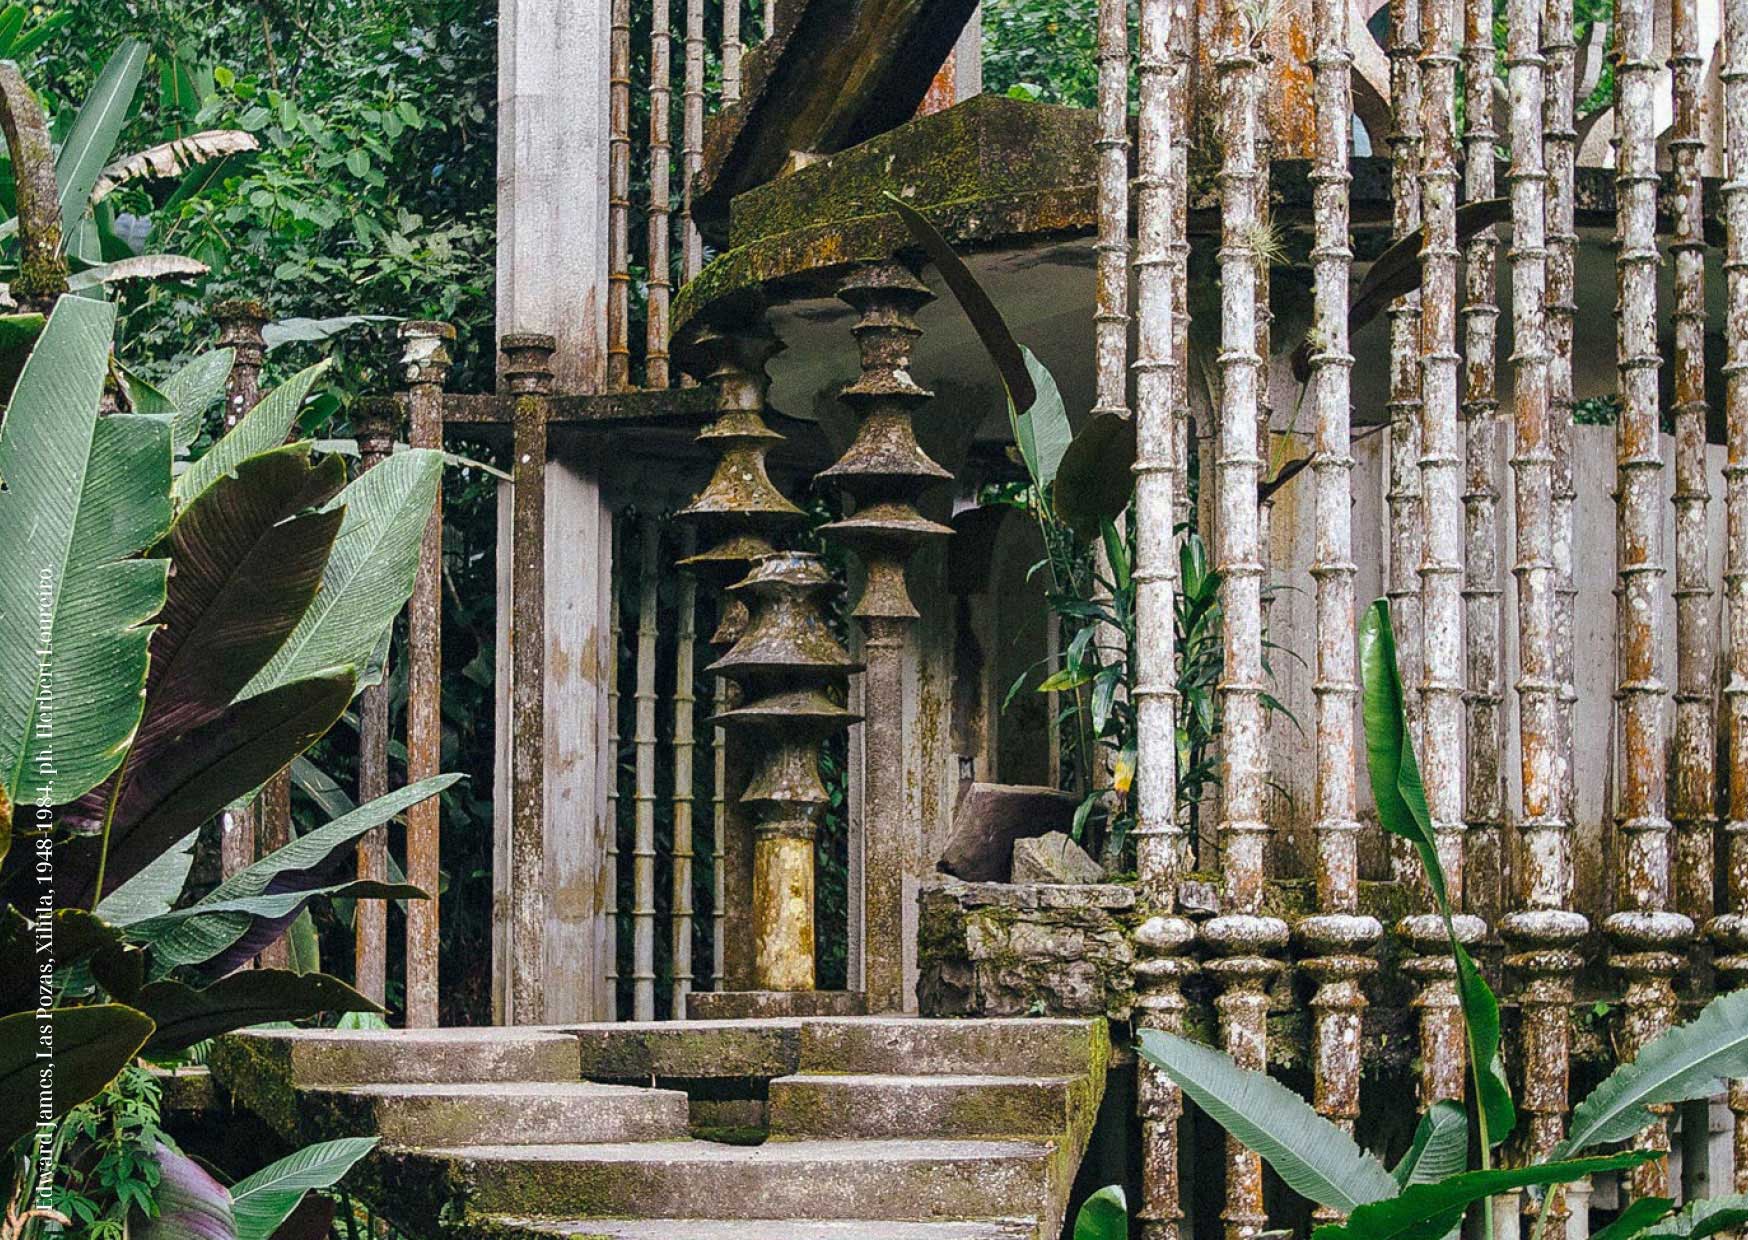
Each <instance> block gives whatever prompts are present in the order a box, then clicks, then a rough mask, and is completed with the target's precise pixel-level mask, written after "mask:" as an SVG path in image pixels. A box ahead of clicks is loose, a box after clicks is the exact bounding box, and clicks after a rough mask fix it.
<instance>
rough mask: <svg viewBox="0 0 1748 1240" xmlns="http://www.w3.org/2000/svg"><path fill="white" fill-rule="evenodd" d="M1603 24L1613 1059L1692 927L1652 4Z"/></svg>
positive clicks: (1631, 1042) (1657, 1182)
mask: <svg viewBox="0 0 1748 1240" xmlns="http://www.w3.org/2000/svg"><path fill="white" fill-rule="evenodd" d="M1615 15H1616V25H1615V49H1616V59H1615V117H1616V124H1617V126H1618V142H1617V156H1616V160H1617V162H1616V175H1615V211H1616V241H1617V243H1618V245H1619V249H1618V251H1617V253H1616V257H1615V268H1616V272H1617V273H1618V277H1619V283H1620V301H1619V305H1618V313H1617V315H1616V341H1617V364H1618V368H1619V371H1620V394H1621V412H1620V420H1619V422H1618V423H1617V424H1616V433H1615V447H1616V455H1615V471H1616V475H1617V482H1616V487H1617V490H1616V500H1615V502H1616V531H1617V533H1616V537H1617V546H1618V548H1619V550H1618V561H1619V573H1620V599H1621V605H1620V632H1619V635H1618V637H1617V639H1616V640H1617V642H1618V643H1619V647H1620V682H1619V688H1618V693H1619V697H1620V715H1621V723H1622V734H1623V744H1622V755H1621V764H1620V765H1621V791H1620V820H1619V827H1618V831H1619V837H1618V840H1619V842H1618V844H1617V853H1618V860H1619V865H1620V872H1619V874H1618V876H1617V882H1618V890H1617V892H1616V901H1617V905H1618V907H1619V908H1620V910H1621V911H1620V912H1617V913H1615V914H1613V915H1612V916H1611V917H1609V918H1608V920H1607V921H1606V922H1604V923H1603V925H1604V929H1606V930H1607V932H1608V936H1609V943H1610V946H1611V948H1612V949H1613V952H1614V954H1613V955H1612V956H1611V957H1610V963H1611V964H1612V965H1613V966H1614V967H1615V968H1616V969H1618V970H1619V971H1620V973H1621V974H1622V976H1623V977H1624V979H1625V981H1626V995H1625V998H1624V1002H1623V1008H1624V1014H1623V1022H1624V1023H1623V1028H1622V1033H1623V1035H1624V1036H1623V1038H1622V1042H1623V1047H1622V1049H1623V1053H1624V1054H1625V1055H1626V1056H1627V1057H1629V1058H1630V1057H1632V1056H1634V1055H1636V1054H1637V1053H1638V1052H1639V1050H1640V1049H1641V1048H1642V1047H1644V1046H1645V1044H1646V1043H1648V1042H1650V1041H1651V1040H1652V1039H1653V1038H1655V1037H1657V1035H1658V1034H1660V1033H1662V1032H1663V1031H1664V1030H1665V1029H1667V1028H1669V1027H1670V1025H1671V1024H1672V1023H1673V1022H1674V1017H1675V991H1674V977H1675V974H1676V972H1677V971H1678V970H1680V969H1681V967H1682V965H1683V960H1684V956H1685V948H1686V945H1687V943H1688V941H1689V939H1690V938H1691V937H1692V934H1693V923H1692V922H1691V921H1689V920H1688V919H1687V918H1686V917H1683V916H1682V915H1681V914H1679V913H1676V912H1674V911H1672V910H1671V908H1670V903H1671V900H1670V897H1671V894H1672V893H1671V882H1670V879H1671V875H1670V870H1671V860H1672V859H1671V856H1670V853H1671V848H1670V835H1671V829H1670V824H1669V819H1668V817H1667V815H1666V812H1665V810H1666V796H1667V773H1666V770H1665V762H1666V754H1665V749H1664V743H1663V742H1664V737H1663V714H1662V712H1663V707H1664V699H1665V697H1666V696H1667V688H1666V686H1665V685H1664V683H1663V682H1662V680H1661V679H1659V677H1658V674H1657V643H1658V635H1659V631H1660V629H1661V628H1662V619H1663V599H1662V586H1663V504H1664V502H1665V501H1664V491H1663V452H1662V443H1661V431H1660V427H1659V425H1658V419H1659V409H1658V393H1657V372H1658V368H1659V365H1660V363H1661V360H1662V359H1661V357H1660V356H1659V354H1658V348H1657V276H1658V269H1659V266H1660V261H1659V257H1658V253H1657V186H1658V180H1659V178H1658V173H1657V135H1656V118H1655V115H1654V113H1655V94H1656V88H1657V78H1658V72H1659V69H1660V68H1661V66H1660V65H1659V64H1658V63H1657V61H1656V60H1655V59H1654V57H1653V51H1654V47H1655V31H1654V28H1653V27H1654V17H1653V12H1652V0H1621V3H1620V4H1619V5H1617V6H1616V9H1615ZM1654 1113H1660V1118H1659V1119H1658V1120H1657V1122H1655V1123H1653V1124H1652V1125H1651V1127H1650V1128H1648V1129H1647V1130H1646V1131H1645V1132H1643V1133H1642V1134H1640V1135H1639V1136H1638V1137H1637V1138H1636V1139H1635V1145H1636V1146H1637V1147H1638V1148H1640V1149H1668V1147H1669V1131H1668V1124H1667V1121H1666V1119H1664V1118H1661V1116H1666V1115H1667V1114H1668V1108H1666V1107H1665V1108H1661V1109H1654ZM1668 1179H1669V1172H1668V1166H1667V1160H1665V1159H1659V1160H1657V1161H1656V1162H1651V1163H1646V1164H1644V1165H1642V1166H1640V1167H1637V1168H1635V1169H1634V1170H1633V1173H1632V1184H1633V1193H1634V1195H1635V1196H1638V1197H1646V1196H1666V1195H1667V1192H1666V1190H1667V1188H1668Z"/></svg>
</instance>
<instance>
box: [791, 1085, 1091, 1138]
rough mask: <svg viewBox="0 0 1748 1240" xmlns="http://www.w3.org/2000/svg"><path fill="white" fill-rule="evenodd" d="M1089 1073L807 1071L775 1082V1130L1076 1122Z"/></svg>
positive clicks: (997, 1132)
mask: <svg viewBox="0 0 1748 1240" xmlns="http://www.w3.org/2000/svg"><path fill="white" fill-rule="evenodd" d="M1091 1098H1092V1083H1091V1081H1090V1080H1089V1079H1088V1078H1086V1077H1067V1076H1047V1077H1019V1076H851V1075H842V1074H835V1073H827V1074H820V1075H815V1074H799V1075H796V1076H786V1077H782V1078H780V1079H778V1080H775V1081H772V1082H771V1111H770V1123H771V1134H772V1136H773V1137H785V1138H788V1137H857V1138H903V1137H923V1136H926V1137H1008V1136H1040V1135H1044V1134H1052V1133H1062V1132H1066V1131H1068V1129H1069V1126H1070V1124H1071V1122H1072V1119H1073V1117H1074V1116H1075V1115H1077V1114H1081V1113H1084V1111H1085V1109H1086V1106H1087V1103H1088V1102H1089V1101H1090V1100H1091Z"/></svg>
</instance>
